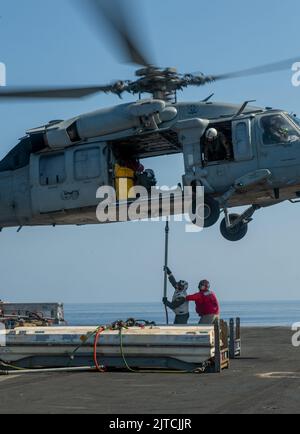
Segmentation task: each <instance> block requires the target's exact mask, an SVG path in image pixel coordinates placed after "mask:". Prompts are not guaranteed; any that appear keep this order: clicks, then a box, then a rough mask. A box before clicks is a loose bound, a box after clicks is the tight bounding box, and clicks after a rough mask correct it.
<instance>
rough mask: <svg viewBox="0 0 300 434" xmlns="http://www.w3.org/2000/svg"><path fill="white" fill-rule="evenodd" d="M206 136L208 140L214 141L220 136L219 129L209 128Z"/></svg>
mask: <svg viewBox="0 0 300 434" xmlns="http://www.w3.org/2000/svg"><path fill="white" fill-rule="evenodd" d="M205 136H206V138H207V140H209V141H211V142H212V141H213V140H215V139H216V138H217V137H218V131H217V130H216V129H215V128H209V130H207V131H206V134H205Z"/></svg>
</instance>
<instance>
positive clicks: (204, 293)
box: [186, 280, 220, 325]
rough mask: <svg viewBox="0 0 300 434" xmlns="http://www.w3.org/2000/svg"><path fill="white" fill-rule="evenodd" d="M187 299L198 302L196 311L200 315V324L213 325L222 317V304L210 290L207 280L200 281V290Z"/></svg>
mask: <svg viewBox="0 0 300 434" xmlns="http://www.w3.org/2000/svg"><path fill="white" fill-rule="evenodd" d="M186 300H187V301H194V302H195V303H196V311H197V313H198V315H199V316H200V322H199V324H205V325H211V324H213V323H214V322H215V321H216V320H218V319H220V305H219V302H218V299H217V296H216V294H215V293H214V292H212V291H210V283H209V282H208V281H207V280H202V281H201V282H200V283H199V292H198V293H197V294H195V295H189V296H188V297H187V298H186Z"/></svg>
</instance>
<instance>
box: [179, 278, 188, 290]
mask: <svg viewBox="0 0 300 434" xmlns="http://www.w3.org/2000/svg"><path fill="white" fill-rule="evenodd" d="M188 287H189V284H188V282H186V281H185V280H180V282H178V289H179V291H187V289H188Z"/></svg>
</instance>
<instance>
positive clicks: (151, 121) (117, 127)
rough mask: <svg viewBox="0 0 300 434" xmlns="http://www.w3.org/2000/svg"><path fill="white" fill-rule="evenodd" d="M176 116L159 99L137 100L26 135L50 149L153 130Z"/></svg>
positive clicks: (173, 109)
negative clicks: (116, 135)
mask: <svg viewBox="0 0 300 434" xmlns="http://www.w3.org/2000/svg"><path fill="white" fill-rule="evenodd" d="M176 116H177V109H176V107H174V106H170V105H167V103H166V102H165V101H162V100H140V101H137V102H134V103H127V104H122V105H120V106H117V107H111V108H105V109H101V110H97V111H94V112H91V113H87V114H84V115H81V116H78V117H75V118H72V119H69V120H67V121H62V122H54V123H50V124H48V125H46V126H43V127H41V128H37V129H33V130H29V131H27V134H28V135H29V136H31V137H32V139H33V140H34V139H36V140H39V141H41V138H42V141H43V143H44V144H45V146H46V147H49V148H51V149H53V150H55V149H62V148H67V147H69V146H74V143H78V142H82V141H85V140H89V139H94V138H96V137H97V138H101V137H106V136H110V135H112V134H120V133H126V134H128V135H131V134H134V133H139V134H140V133H142V132H143V131H151V130H156V129H158V127H159V126H160V125H161V124H163V123H166V122H170V121H171V120H173V119H175V118H176Z"/></svg>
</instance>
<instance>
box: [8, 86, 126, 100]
mask: <svg viewBox="0 0 300 434" xmlns="http://www.w3.org/2000/svg"><path fill="white" fill-rule="evenodd" d="M114 89H115V88H114V86H113V85H112V86H94V87H73V88H72V87H69V88H3V89H2V88H1V89H0V99H14V98H17V99H77V98H84V97H88V96H92V95H95V94H97V93H99V92H104V93H109V92H114ZM115 93H117V92H116V91H115ZM120 93H121V91H120Z"/></svg>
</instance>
